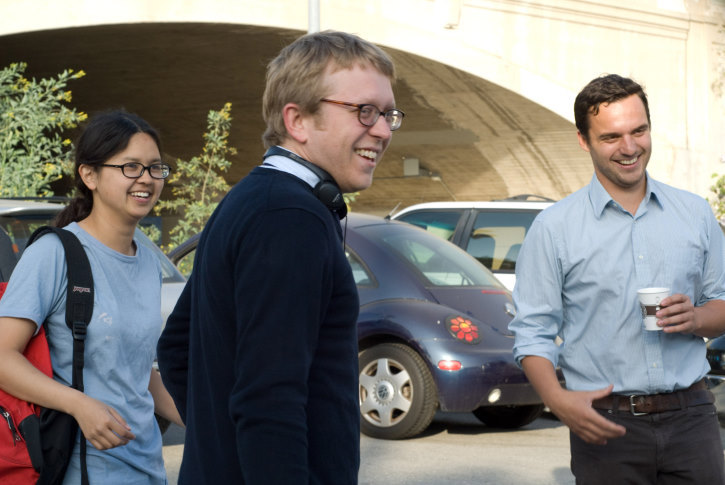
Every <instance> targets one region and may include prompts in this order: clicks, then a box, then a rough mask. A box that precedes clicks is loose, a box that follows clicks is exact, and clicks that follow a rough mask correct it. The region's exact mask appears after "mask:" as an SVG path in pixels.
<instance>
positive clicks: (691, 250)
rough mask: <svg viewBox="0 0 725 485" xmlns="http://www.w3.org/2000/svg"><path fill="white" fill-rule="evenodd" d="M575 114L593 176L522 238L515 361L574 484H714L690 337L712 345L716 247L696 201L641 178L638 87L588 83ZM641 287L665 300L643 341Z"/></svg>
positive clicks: (722, 313)
mask: <svg viewBox="0 0 725 485" xmlns="http://www.w3.org/2000/svg"><path fill="white" fill-rule="evenodd" d="M574 113H575V120H576V126H577V130H578V138H579V144H580V145H581V147H582V148H583V149H584V150H586V151H587V152H589V154H590V156H591V159H592V162H593V165H594V176H593V177H592V180H591V182H590V184H589V185H588V186H586V187H584V188H583V189H581V190H579V191H577V192H575V193H574V194H572V195H570V196H569V197H566V198H565V199H563V200H562V201H560V202H559V203H557V204H555V205H554V206H552V207H551V208H549V209H547V210H546V211H544V212H542V213H541V214H540V215H539V217H538V218H537V219H536V220H535V222H534V224H533V225H532V227H531V229H530V231H529V233H528V234H527V236H526V239H525V241H524V245H523V247H522V249H521V254H520V256H519V259H518V262H517V265H516V273H517V283H516V287H515V289H514V295H513V296H514V301H515V303H516V307H517V316H516V317H515V319H514V320H513V321H512V322H511V324H510V328H511V330H512V331H513V332H514V333H515V335H516V344H515V348H514V355H515V357H516V359H517V361H518V362H520V364H521V366H522V367H523V369H524V371H525V372H526V375H527V376H528V378H529V380H530V381H531V383H532V384H533V385H534V387H535V388H536V390H537V392H538V393H539V395H540V396H541V398H542V399H543V401H544V403H546V405H547V406H548V407H549V408H550V409H551V411H552V412H553V413H554V414H556V415H557V416H558V417H559V418H560V419H561V421H562V422H563V423H564V424H566V425H567V426H568V427H569V428H570V430H571V433H570V437H571V454H572V459H571V467H572V472H573V473H574V475H575V476H576V478H577V483H583V484H598V483H602V484H605V483H606V484H611V483H652V484H654V483H708V484H710V483H725V480H724V478H723V450H722V445H721V441H720V434H719V427H718V422H717V419H716V416H715V408H714V406H713V404H712V403H713V401H714V399H713V396H712V393H711V392H710V391H709V390H707V389H706V385H705V383H704V381H703V380H702V379H703V377H704V376H705V374H706V373H707V371H708V370H709V365H708V363H707V361H706V359H705V341H704V339H703V337H715V336H718V335H720V334H722V333H723V332H724V331H725V301H723V300H725V263H724V261H725V257H724V254H725V253H724V252H725V245H724V242H723V234H722V232H721V230H720V228H719V226H718V223H717V221H716V220H715V217H714V216H713V214H712V211H711V209H710V207H709V206H708V204H707V202H706V201H705V200H704V199H702V198H701V197H698V196H696V195H694V194H690V193H688V192H685V191H682V190H678V189H675V188H673V187H670V186H667V185H664V184H662V183H659V182H657V181H655V180H653V179H652V178H651V177H649V175H648V174H647V172H646V167H647V163H648V162H649V159H650V154H651V148H652V144H651V137H650V126H651V125H650V115H649V108H648V104H647V97H646V95H645V93H644V91H643V90H642V87H641V86H640V85H639V84H637V83H636V82H634V81H632V80H631V79H626V78H622V77H620V76H617V75H608V76H603V77H600V78H597V79H594V80H593V81H591V82H590V83H589V84H588V85H587V86H586V87H585V88H584V89H583V90H582V91H581V92H580V93H579V95H578V96H577V98H576V101H575V103H574ZM645 287H667V288H670V289H671V293H670V294H671V296H669V297H668V298H666V299H664V300H663V301H662V303H661V309H660V310H659V311H658V312H657V314H656V315H657V318H658V325H659V326H660V327H662V330H661V331H647V330H645V329H644V327H643V323H642V313H641V309H640V306H639V302H638V299H637V290H638V289H640V288H645ZM557 337H558V338H559V339H561V340H560V341H559V340H558V339H557ZM557 365H559V366H561V368H562V371H563V372H564V377H565V379H566V388H562V387H561V385H560V384H559V382H558V380H557V378H556V374H555V370H554V369H555V367H556V366H557Z"/></svg>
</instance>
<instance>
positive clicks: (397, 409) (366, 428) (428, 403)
mask: <svg viewBox="0 0 725 485" xmlns="http://www.w3.org/2000/svg"><path fill="white" fill-rule="evenodd" d="M359 363H360V385H359V387H360V390H359V399H360V416H361V421H360V428H361V431H362V432H363V433H364V434H366V435H367V436H370V437H373V438H380V439H388V440H395V439H403V438H410V437H411V436H415V435H417V434H419V433H421V432H423V430H425V429H426V428H427V427H428V425H429V424H430V423H431V421H432V420H433V416H434V415H435V412H436V408H437V407H438V392H437V390H436V385H435V382H434V381H433V376H432V375H431V373H430V370H428V367H427V366H426V364H425V362H424V361H423V359H422V358H421V357H420V356H419V355H418V354H417V353H416V352H415V351H414V350H413V349H411V348H410V347H407V346H405V345H402V344H396V343H387V344H381V345H377V346H375V347H371V348H369V349H367V350H364V351H363V352H361V353H360V356H359Z"/></svg>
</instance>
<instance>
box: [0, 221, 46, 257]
mask: <svg viewBox="0 0 725 485" xmlns="http://www.w3.org/2000/svg"><path fill="white" fill-rule="evenodd" d="M53 217H55V214H13V215H12V216H2V217H0V227H2V228H3V229H4V230H5V232H6V233H7V235H8V236H9V237H10V241H12V245H13V251H15V253H16V254H18V255H20V254H22V252H23V251H24V250H25V246H26V245H27V243H28V239H29V238H30V235H31V234H33V231H35V230H36V229H37V228H39V227H40V226H46V225H48V224H50V222H51V220H52V218H53Z"/></svg>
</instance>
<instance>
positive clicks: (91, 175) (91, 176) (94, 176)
mask: <svg viewBox="0 0 725 485" xmlns="http://www.w3.org/2000/svg"><path fill="white" fill-rule="evenodd" d="M78 175H79V176H80V178H81V180H83V183H84V184H85V185H86V187H88V189H90V190H96V187H97V186H98V171H97V170H96V168H95V167H92V166H90V165H86V164H85V163H83V164H81V166H80V167H78Z"/></svg>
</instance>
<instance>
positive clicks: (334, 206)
mask: <svg viewBox="0 0 725 485" xmlns="http://www.w3.org/2000/svg"><path fill="white" fill-rule="evenodd" d="M273 155H279V156H282V157H287V158H289V159H290V160H294V161H295V162H297V163H299V164H300V165H303V166H305V167H307V168H308V169H309V170H311V171H312V172H313V173H314V174H315V175H317V176H318V177H319V178H320V182H319V183H318V184H317V186H316V187H315V188H314V190H313V192H314V194H315V197H317V198H318V199H319V200H320V202H322V203H323V204H325V206H326V207H327V208H328V209H330V210H331V211H332V212H334V213H335V214H337V216H338V217H339V218H340V219H344V218H345V216H346V215H347V204H346V203H345V198H344V197H343V196H342V191H341V190H340V187H339V186H338V185H337V183H336V182H335V179H333V178H332V175H330V174H329V173H327V171H326V170H324V169H323V168H322V167H318V166H317V165H315V164H314V163H312V162H310V161H308V160H305V159H304V158H302V157H300V156H299V155H297V154H295V153H292V152H291V151H289V150H286V149H284V148H282V147H279V146H273V147H270V148H269V150H267V153H265V154H264V158H267V157H271V156H273Z"/></svg>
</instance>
